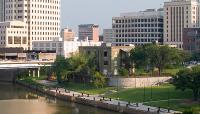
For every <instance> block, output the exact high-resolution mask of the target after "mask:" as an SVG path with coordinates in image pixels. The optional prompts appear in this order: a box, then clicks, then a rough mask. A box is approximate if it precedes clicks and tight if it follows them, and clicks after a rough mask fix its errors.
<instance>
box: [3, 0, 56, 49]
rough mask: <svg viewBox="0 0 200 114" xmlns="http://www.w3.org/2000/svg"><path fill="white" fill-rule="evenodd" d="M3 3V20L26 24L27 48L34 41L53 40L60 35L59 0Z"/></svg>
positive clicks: (28, 0) (14, 0) (29, 0)
mask: <svg viewBox="0 0 200 114" xmlns="http://www.w3.org/2000/svg"><path fill="white" fill-rule="evenodd" d="M4 4H5V5H4V6H5V7H4V10H5V15H4V18H5V20H4V21H6V22H7V21H22V22H24V23H26V24H28V27H27V29H28V37H27V38H28V39H27V40H28V47H29V48H28V49H29V50H31V49H32V43H33V42H34V41H41V42H42V41H53V40H54V39H57V38H59V37H60V0H6V1H5V3H4ZM5 29H6V28H5ZM13 32H14V31H13ZM4 42H7V38H5V41H4Z"/></svg>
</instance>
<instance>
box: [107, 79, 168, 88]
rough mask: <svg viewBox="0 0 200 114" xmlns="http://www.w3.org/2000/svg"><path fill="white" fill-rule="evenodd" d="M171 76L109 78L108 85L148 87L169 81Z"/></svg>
mask: <svg viewBox="0 0 200 114" xmlns="http://www.w3.org/2000/svg"><path fill="white" fill-rule="evenodd" d="M171 78H172V77H142V78H117V77H113V78H110V79H109V86H119V87H126V88H138V87H144V86H145V87H150V86H156V85H159V84H161V83H165V82H167V81H169V80H170V79H171Z"/></svg>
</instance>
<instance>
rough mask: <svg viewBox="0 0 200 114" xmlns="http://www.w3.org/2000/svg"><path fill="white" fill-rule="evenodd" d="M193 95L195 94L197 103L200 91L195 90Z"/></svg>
mask: <svg viewBox="0 0 200 114" xmlns="http://www.w3.org/2000/svg"><path fill="white" fill-rule="evenodd" d="M193 94H194V100H195V101H197V100H198V97H199V90H198V89H193Z"/></svg>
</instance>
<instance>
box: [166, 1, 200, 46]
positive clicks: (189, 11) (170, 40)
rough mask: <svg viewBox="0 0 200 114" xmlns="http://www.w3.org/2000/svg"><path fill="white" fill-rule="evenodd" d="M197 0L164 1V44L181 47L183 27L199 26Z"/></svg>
mask: <svg viewBox="0 0 200 114" xmlns="http://www.w3.org/2000/svg"><path fill="white" fill-rule="evenodd" d="M199 13H200V7H199V0H170V1H168V2H165V3H164V44H167V45H175V46H176V47H178V48H183V47H182V45H183V29H184V28H198V27H199V26H200V18H199V16H200V15H199Z"/></svg>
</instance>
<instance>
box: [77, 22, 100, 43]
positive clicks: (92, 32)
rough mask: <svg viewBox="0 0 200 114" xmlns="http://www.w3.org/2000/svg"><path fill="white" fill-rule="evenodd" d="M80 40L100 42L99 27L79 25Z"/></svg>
mask: <svg viewBox="0 0 200 114" xmlns="http://www.w3.org/2000/svg"><path fill="white" fill-rule="evenodd" d="M78 32H79V40H82V41H87V40H89V41H94V42H98V41H99V25H95V24H83V25H79V31H78Z"/></svg>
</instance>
